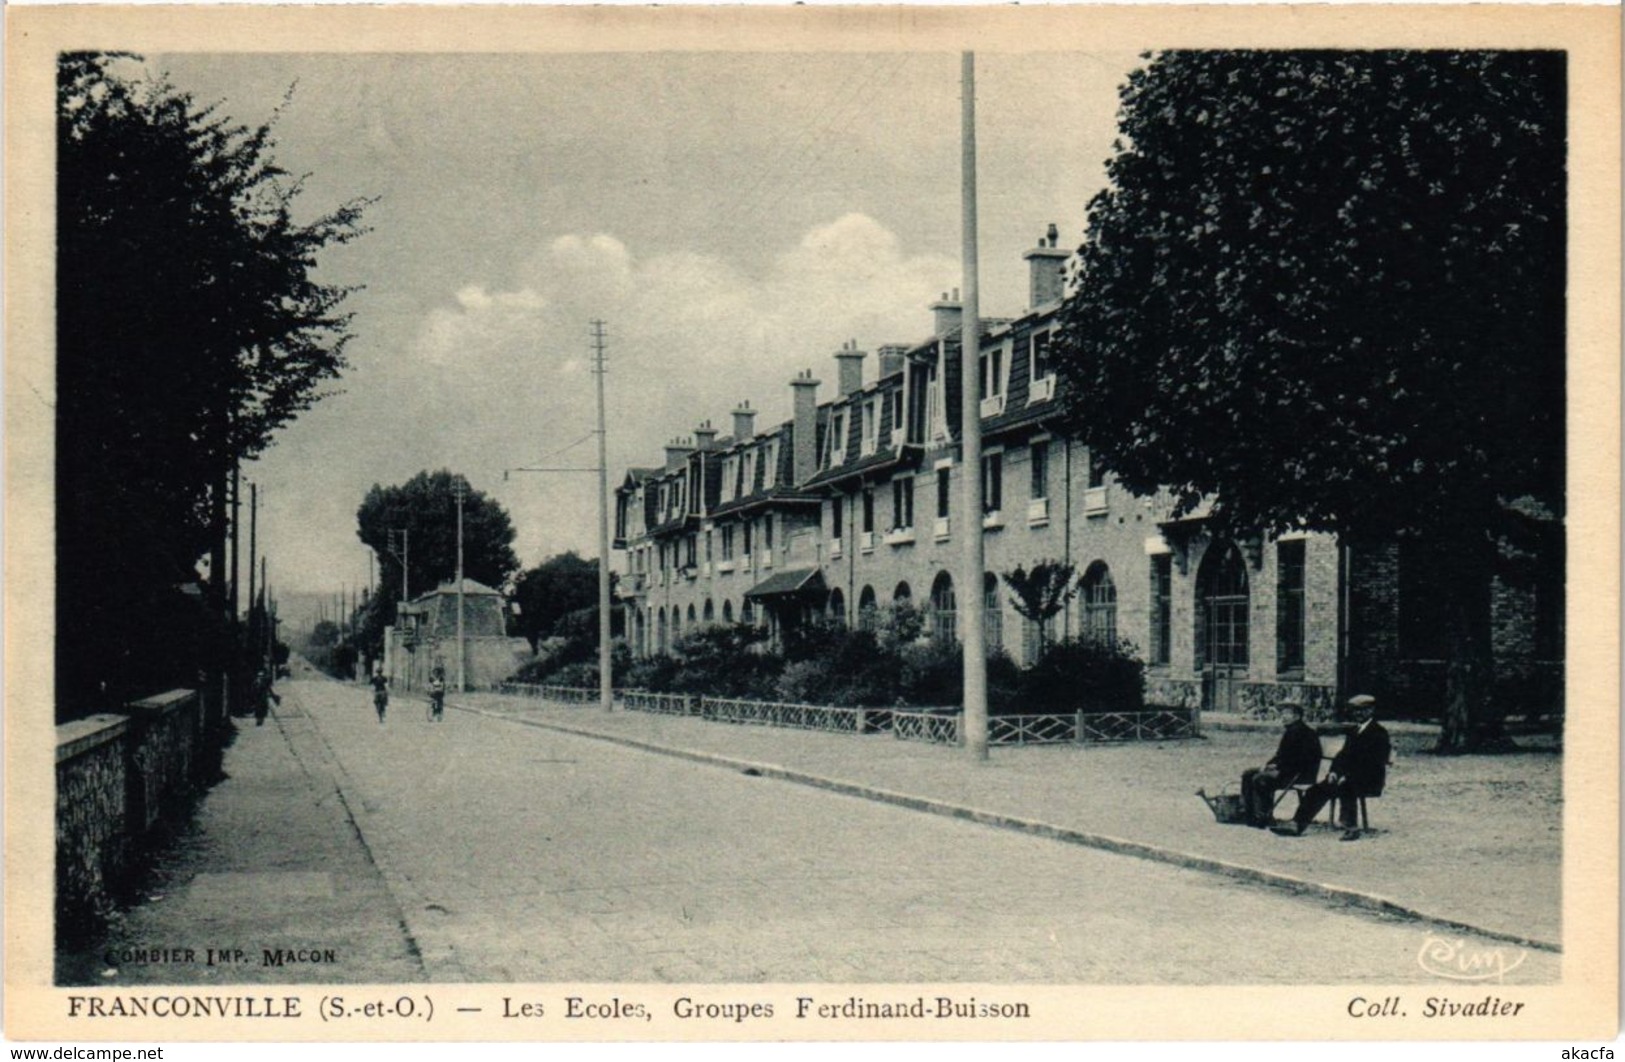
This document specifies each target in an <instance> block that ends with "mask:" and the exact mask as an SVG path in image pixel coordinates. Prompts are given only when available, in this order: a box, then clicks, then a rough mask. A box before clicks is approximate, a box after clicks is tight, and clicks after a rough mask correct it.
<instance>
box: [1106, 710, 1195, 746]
mask: <svg viewBox="0 0 1625 1062" xmlns="http://www.w3.org/2000/svg"><path fill="white" fill-rule="evenodd" d="M1201 718H1202V715H1201V712H1200V711H1199V710H1197V709H1194V708H1154V709H1150V710H1147V711H1144V712H1100V713H1096V714H1083V713H1080V714H1079V715H1078V717H1077V720H1078V722H1077V727H1078V740H1079V741H1167V740H1170V739H1172V738H1192V737H1200V736H1201V733H1202V724H1201Z"/></svg>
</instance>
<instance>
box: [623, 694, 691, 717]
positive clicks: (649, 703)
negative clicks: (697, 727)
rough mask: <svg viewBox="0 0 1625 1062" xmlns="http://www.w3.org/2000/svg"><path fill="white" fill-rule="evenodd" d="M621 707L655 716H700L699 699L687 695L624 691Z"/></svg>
mask: <svg viewBox="0 0 1625 1062" xmlns="http://www.w3.org/2000/svg"><path fill="white" fill-rule="evenodd" d="M621 707H623V708H625V709H626V710H627V711H630V712H652V713H654V714H655V715H699V714H700V706H699V698H698V697H695V696H693V695H692V694H688V693H652V692H650V691H649V690H626V691H625V692H623V693H622V694H621Z"/></svg>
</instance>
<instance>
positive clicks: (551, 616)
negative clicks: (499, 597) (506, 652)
mask: <svg viewBox="0 0 1625 1062" xmlns="http://www.w3.org/2000/svg"><path fill="white" fill-rule="evenodd" d="M513 596H514V601H515V602H516V603H517V604H518V605H519V633H521V634H523V635H524V636H525V637H526V638H527V639H529V640H530V645H531V648H532V649H535V648H536V645H537V643H538V642H540V641H541V640H542V639H543V638H547V637H550V636H552V635H553V634H555V633H557V631H556V628H557V627H558V625H559V621H560V620H562V619H563V618H564V617H566V616H568V615H570V614H571V613H573V612H577V611H580V610H581V609H591V610H592V613H593V622H594V623H596V622H597V615H598V562H597V561H596V560H584V559H583V558H582V557H581V555H580V554H578V553H576V552H575V551H574V550H571V551H570V552H568V553H560V554H559V555H558V556H555V557H549V558H548V559H547V560H545V561H543V562H542V563H541V564H538V565H537V566H536V567H534V568H531V569H529V570H528V571H526V572H525V573H524V574H523V575H521V576H520V577H519V578H518V580H517V581H516V582H515V583H514V592H513ZM593 637H594V638H596V637H597V628H596V627H595V628H594V629H593Z"/></svg>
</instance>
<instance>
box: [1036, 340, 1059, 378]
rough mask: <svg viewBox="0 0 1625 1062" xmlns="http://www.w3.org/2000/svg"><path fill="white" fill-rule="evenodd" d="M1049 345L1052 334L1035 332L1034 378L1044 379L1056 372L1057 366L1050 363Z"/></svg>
mask: <svg viewBox="0 0 1625 1062" xmlns="http://www.w3.org/2000/svg"><path fill="white" fill-rule="evenodd" d="M1049 347H1050V334H1049V333H1048V332H1035V333H1033V339H1032V378H1033V379H1035V380H1042V379H1043V378H1044V377H1046V376H1050V375H1053V374H1054V372H1055V367H1054V366H1053V365H1052V364H1051V363H1050V356H1049Z"/></svg>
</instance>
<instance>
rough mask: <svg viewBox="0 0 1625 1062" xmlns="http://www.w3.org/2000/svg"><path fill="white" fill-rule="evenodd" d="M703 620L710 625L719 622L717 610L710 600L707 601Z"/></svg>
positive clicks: (702, 616)
mask: <svg viewBox="0 0 1625 1062" xmlns="http://www.w3.org/2000/svg"><path fill="white" fill-rule="evenodd" d="M701 618H702V619H704V620H705V622H706V623H708V624H710V623H715V622H716V620H717V610H716V607H715V606H714V605H712V603H711V599H710V598H706V599H705V612H703V613H702V614H701Z"/></svg>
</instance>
